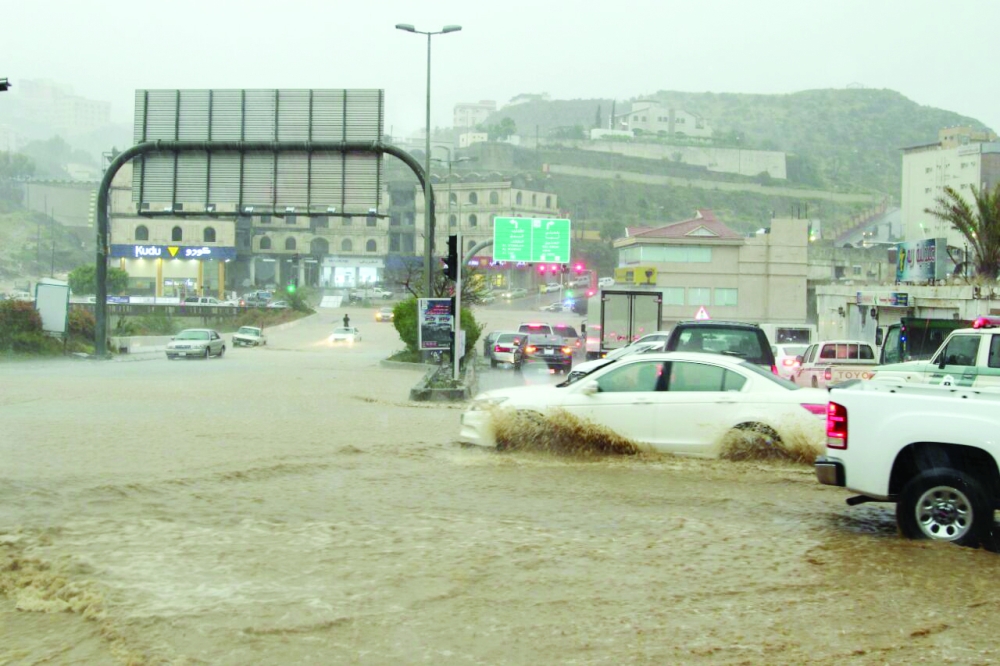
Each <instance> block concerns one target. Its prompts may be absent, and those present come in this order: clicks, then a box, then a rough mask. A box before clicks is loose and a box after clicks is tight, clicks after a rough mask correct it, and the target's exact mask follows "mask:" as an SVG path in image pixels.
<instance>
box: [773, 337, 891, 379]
mask: <svg viewBox="0 0 1000 666" xmlns="http://www.w3.org/2000/svg"><path fill="white" fill-rule="evenodd" d="M875 359H876V356H875V350H874V349H872V346H871V345H870V344H868V343H867V342H861V341H859V340H827V341H825V342H818V343H816V344H814V345H810V346H809V348H808V349H806V351H805V353H804V354H802V358H801V360H800V362H799V367H798V369H797V371H796V372H795V374H794V375H792V381H793V382H795V383H796V384H798V385H799V386H811V387H813V388H824V387H826V386H827V385H828V384H838V383H840V382H846V381H850V380H852V379H871V377H872V375H873V374H874V373H875V368H876V366H877V365H878V361H876V360H875Z"/></svg>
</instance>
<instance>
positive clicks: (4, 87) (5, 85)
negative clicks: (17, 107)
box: [0, 79, 14, 92]
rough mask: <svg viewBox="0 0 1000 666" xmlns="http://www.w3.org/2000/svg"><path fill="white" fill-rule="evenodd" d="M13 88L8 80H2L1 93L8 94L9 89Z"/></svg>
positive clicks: (0, 80)
mask: <svg viewBox="0 0 1000 666" xmlns="http://www.w3.org/2000/svg"><path fill="white" fill-rule="evenodd" d="M13 87H14V86H12V85H11V84H10V81H8V80H7V79H0V92H7V89H8V88H13Z"/></svg>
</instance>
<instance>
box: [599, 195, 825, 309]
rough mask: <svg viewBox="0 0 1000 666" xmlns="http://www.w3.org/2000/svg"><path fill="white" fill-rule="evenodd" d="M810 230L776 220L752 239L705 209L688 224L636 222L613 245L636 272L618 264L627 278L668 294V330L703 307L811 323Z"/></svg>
mask: <svg viewBox="0 0 1000 666" xmlns="http://www.w3.org/2000/svg"><path fill="white" fill-rule="evenodd" d="M808 234H809V231H808V221H807V220H796V219H775V220H772V221H771V228H770V231H769V233H761V234H757V235H755V236H753V237H751V238H746V237H744V236H741V235H740V234H738V233H736V232H734V231H733V230H732V229H730V228H729V227H727V226H726V225H724V224H723V223H722V222H720V221H719V220H717V219H716V218H715V215H713V213H712V211H710V210H707V209H703V210H699V211H698V212H697V214H696V215H695V217H693V218H691V219H689V220H683V221H681V222H674V223H672V224H667V225H662V226H655V227H630V228H629V229H627V231H626V235H625V237H624V238H619V239H618V240H616V241H614V247H615V248H616V249H617V250H618V265H619V267H620V269H631V270H625V271H621V270H620V269H619V272H620V273H623V277H625V278H626V282H628V281H632V282H634V283H635V284H636V285H644V287H643V288H646V289H650V288H651V289H655V290H657V291H659V292H660V293H661V294H662V297H663V320H662V325H663V326H664V327H669V326H671V325H672V324H673V323H676V322H678V321H682V320H687V319H693V318H694V317H695V316H696V315H697V314H698V313H699V311H700V309H701V308H705V312H706V313H708V314H709V316H710V317H712V318H713V319H725V320H733V321H748V322H785V323H804V322H805V321H806V278H807V273H808V269H807V263H808V262H807V246H808ZM647 270H648V271H649V273H648V275H647ZM629 275H631V276H632V280H628V277H629ZM622 286H623V287H624V286H627V285H622Z"/></svg>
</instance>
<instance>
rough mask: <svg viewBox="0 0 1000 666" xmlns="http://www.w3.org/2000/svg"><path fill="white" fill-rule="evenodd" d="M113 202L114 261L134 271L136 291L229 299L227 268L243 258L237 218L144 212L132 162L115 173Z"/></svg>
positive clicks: (131, 273) (132, 287) (133, 289)
mask: <svg viewBox="0 0 1000 666" xmlns="http://www.w3.org/2000/svg"><path fill="white" fill-rule="evenodd" d="M110 204H111V214H110V220H109V222H110V235H111V248H110V249H111V261H110V264H111V265H112V266H115V267H118V268H121V269H123V270H125V271H126V272H128V274H129V291H130V292H131V293H134V294H142V295H149V296H157V297H174V298H181V297H184V296H189V295H208V296H216V297H218V298H223V297H224V291H225V286H226V270H227V266H228V265H229V264H230V263H231V262H232V261H234V260H235V259H236V258H237V249H236V221H235V220H234V219H233V218H232V217H210V216H207V215H198V216H190V217H173V216H145V215H140V214H139V212H138V210H137V205H136V204H135V203H134V202H133V201H132V163H129V164H126V165H125V166H123V167H122V168H121V170H119V171H118V173H117V174H116V175H115V178H114V181H112V184H111V192H110Z"/></svg>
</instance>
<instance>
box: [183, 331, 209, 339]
mask: <svg viewBox="0 0 1000 666" xmlns="http://www.w3.org/2000/svg"><path fill="white" fill-rule="evenodd" d="M208 338H209V335H208V331H181V332H180V333H178V334H177V339H178V340H208Z"/></svg>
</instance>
